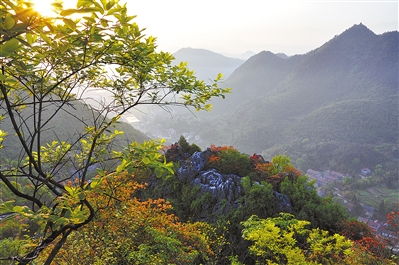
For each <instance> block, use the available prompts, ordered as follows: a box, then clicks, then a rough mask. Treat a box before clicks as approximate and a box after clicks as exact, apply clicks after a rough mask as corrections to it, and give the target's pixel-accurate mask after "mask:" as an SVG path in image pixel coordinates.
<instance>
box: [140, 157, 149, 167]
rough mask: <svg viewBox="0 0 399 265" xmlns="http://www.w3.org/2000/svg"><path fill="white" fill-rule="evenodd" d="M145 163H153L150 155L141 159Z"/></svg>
mask: <svg viewBox="0 0 399 265" xmlns="http://www.w3.org/2000/svg"><path fill="white" fill-rule="evenodd" d="M141 161H142V162H143V163H144V164H145V165H148V164H150V163H151V160H150V159H149V158H148V157H144V158H143V160H141Z"/></svg>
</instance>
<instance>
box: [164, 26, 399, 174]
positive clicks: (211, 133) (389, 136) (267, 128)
mask: <svg viewBox="0 0 399 265" xmlns="http://www.w3.org/2000/svg"><path fill="white" fill-rule="evenodd" d="M398 39H399V33H398V32H397V31H394V32H387V33H384V34H381V35H377V34H375V33H373V32H372V31H371V30H370V29H368V28H367V27H366V26H365V25H363V24H357V25H354V26H352V27H351V28H349V29H347V30H345V31H344V32H342V33H341V34H339V35H337V36H335V37H334V38H332V39H331V40H330V41H328V42H326V43H325V44H324V45H322V46H320V47H318V48H316V49H314V50H312V51H310V52H308V53H306V54H302V55H295V56H291V57H288V58H286V59H282V58H281V57H279V56H278V55H276V54H273V53H271V52H268V51H263V52H260V53H258V54H256V55H254V56H252V57H251V58H249V59H248V60H247V61H245V62H244V63H243V64H241V65H240V66H239V67H238V68H237V69H235V70H234V72H233V73H232V74H231V75H230V76H229V77H228V78H227V79H226V80H225V81H224V83H223V84H222V85H223V86H225V87H231V88H232V94H231V95H227V97H226V99H225V100H221V99H216V100H213V102H212V103H213V105H214V110H213V112H212V113H211V114H208V113H205V114H202V113H199V114H198V117H199V118H198V119H197V121H190V122H187V123H185V126H183V127H184V128H185V129H187V128H196V130H197V133H198V135H199V136H200V137H201V139H203V140H204V141H203V142H204V143H206V144H217V145H223V144H227V145H233V146H235V147H236V148H238V149H239V150H243V151H244V152H253V151H254V150H257V152H258V153H262V154H263V155H264V156H266V157H271V156H273V155H275V154H277V153H286V154H288V155H289V156H292V158H293V160H294V162H295V161H297V162H298V163H299V162H301V164H302V167H303V168H306V167H310V168H321V167H330V168H333V166H334V165H333V164H331V163H332V162H331V161H334V159H335V158H334V152H335V153H339V150H340V148H344V147H345V146H347V145H349V144H358V145H363V146H368V147H369V148H371V150H372V149H379V150H380V149H381V150H385V151H383V153H384V154H382V155H381V156H379V158H378V159H377V158H376V159H375V161H373V163H369V162H367V163H366V162H364V161H360V162H359V164H358V165H356V167H358V166H359V167H360V166H364V167H370V168H373V167H374V166H375V164H376V163H383V162H384V161H385V162H386V161H391V162H392V161H397V149H398V148H397V140H398V139H399V138H398V131H399V130H398V120H399V117H398V116H399V115H398ZM191 119H193V120H195V118H193V117H192V118H191ZM166 126H167V125H166ZM176 126H177V127H176V131H177V133H176V134H177V135H179V134H181V133H182V132H184V128H183V127H182V128H180V129H179V126H178V125H176ZM303 143H306V144H303ZM382 146H385V147H384V148H382ZM386 146H389V148H388V147H386ZM388 149H389V150H396V151H387V150H388ZM381 152H382V151H381ZM370 153H372V152H370ZM353 156H356V152H354V154H353ZM355 158H356V157H355ZM368 161H370V160H368ZM347 163H348V165H349V164H350V163H352V161H347ZM396 164H397V163H396ZM335 166H337V165H335Z"/></svg>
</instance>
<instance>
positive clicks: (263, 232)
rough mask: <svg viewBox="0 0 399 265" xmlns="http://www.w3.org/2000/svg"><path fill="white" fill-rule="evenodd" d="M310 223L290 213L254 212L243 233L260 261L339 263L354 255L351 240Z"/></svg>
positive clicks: (264, 262) (258, 262) (278, 262)
mask: <svg viewBox="0 0 399 265" xmlns="http://www.w3.org/2000/svg"><path fill="white" fill-rule="evenodd" d="M309 224H310V223H309V222H308V221H303V220H297V219H295V218H294V216H293V215H292V214H288V213H280V216H279V217H275V218H267V219H260V218H259V217H257V216H256V215H254V216H251V217H250V218H249V219H248V220H246V221H244V222H242V225H243V227H244V229H243V231H242V236H243V238H244V239H245V240H249V241H251V242H252V243H253V244H252V245H251V246H250V247H249V250H250V253H251V254H253V255H254V256H256V262H257V264H266V263H267V264H339V263H341V262H342V261H343V260H344V259H345V258H346V257H347V256H349V255H351V253H352V252H351V247H352V242H351V241H350V240H347V239H345V237H344V236H341V235H338V234H334V235H329V234H328V232H327V231H324V230H320V229H318V228H317V229H308V228H306V226H308V225H309Z"/></svg>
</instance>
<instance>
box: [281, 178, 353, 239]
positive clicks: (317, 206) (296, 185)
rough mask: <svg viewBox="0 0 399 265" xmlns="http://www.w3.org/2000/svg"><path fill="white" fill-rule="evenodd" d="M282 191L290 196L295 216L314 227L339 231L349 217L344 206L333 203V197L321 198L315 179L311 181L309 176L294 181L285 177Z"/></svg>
mask: <svg viewBox="0 0 399 265" xmlns="http://www.w3.org/2000/svg"><path fill="white" fill-rule="evenodd" d="M281 193H282V194H285V195H287V196H288V197H289V198H290V202H291V205H292V208H293V213H294V214H295V216H296V217H297V218H299V219H301V220H307V221H309V222H311V225H312V226H313V227H320V228H321V229H323V230H327V231H329V232H337V229H338V224H339V223H340V222H341V221H342V220H344V219H346V218H347V213H346V211H345V210H344V208H343V207H342V206H340V205H338V204H336V203H333V201H332V199H331V197H327V198H321V197H320V196H319V195H318V194H317V190H316V188H315V187H314V181H310V182H309V179H308V178H307V176H300V177H298V178H297V179H296V180H294V181H291V180H290V179H288V178H286V179H284V181H282V182H281Z"/></svg>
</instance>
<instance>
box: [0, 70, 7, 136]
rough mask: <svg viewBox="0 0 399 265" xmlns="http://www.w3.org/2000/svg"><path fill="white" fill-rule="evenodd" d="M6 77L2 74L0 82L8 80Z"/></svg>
mask: <svg viewBox="0 0 399 265" xmlns="http://www.w3.org/2000/svg"><path fill="white" fill-rule="evenodd" d="M6 78H7V76H5V75H3V74H0V82H4V81H5V80H6ZM0 131H1V130H0Z"/></svg>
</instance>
